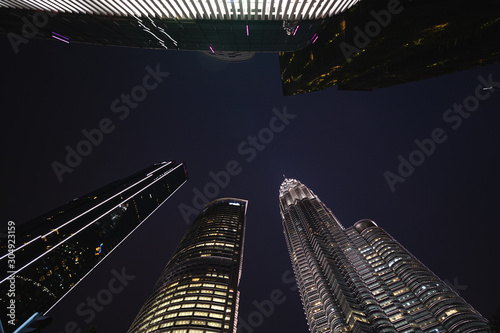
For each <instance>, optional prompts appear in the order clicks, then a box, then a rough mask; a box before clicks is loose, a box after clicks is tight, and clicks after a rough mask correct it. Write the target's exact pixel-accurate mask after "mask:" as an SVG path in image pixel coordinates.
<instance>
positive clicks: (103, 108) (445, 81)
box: [0, 35, 500, 333]
mask: <svg viewBox="0 0 500 333" xmlns="http://www.w3.org/2000/svg"><path fill="white" fill-rule="evenodd" d="M0 37H1V38H0V47H1V49H2V50H3V51H2V53H1V54H2V59H3V61H2V62H1V63H0V72H1V73H2V78H1V80H0V82H1V83H0V89H1V90H0V91H1V95H2V99H1V100H0V103H1V104H0V109H1V110H2V115H3V119H2V125H1V126H2V130H1V132H0V133H1V134H0V135H1V141H0V142H1V143H0V144H1V152H2V163H1V169H0V170H1V174H2V186H1V187H0V191H1V195H2V197H1V200H2V202H3V203H4V205H3V206H2V207H3V209H2V211H1V220H2V221H4V222H2V223H7V221H8V220H14V221H15V222H16V223H18V224H21V223H23V222H24V221H26V220H28V219H30V218H33V217H35V216H37V215H39V214H41V213H44V212H45V211H48V210H50V209H52V208H55V207H57V206H59V205H62V204H63V203H65V202H66V201H69V200H71V199H73V198H74V197H78V196H80V195H83V194H85V193H87V192H90V191H92V190H94V189H96V188H98V187H100V186H103V185H105V184H107V183H109V182H111V181H113V180H116V179H118V178H121V177H125V176H127V175H130V174H132V173H133V172H136V171H138V170H140V169H142V168H144V167H146V166H148V165H150V164H152V163H155V162H160V161H164V160H171V159H175V160H177V161H185V162H186V163H187V166H188V171H189V174H190V179H189V181H188V182H187V183H186V184H185V185H184V187H183V188H181V189H180V190H179V191H178V192H177V193H176V194H175V196H174V197H172V199H171V200H169V201H167V202H166V203H165V204H164V205H163V206H162V207H161V208H160V209H159V210H158V211H157V212H156V213H155V214H154V216H152V217H151V218H150V219H149V220H148V221H146V223H144V225H143V226H141V227H140V228H139V229H138V230H137V231H136V232H135V233H134V234H132V235H131V236H130V237H129V238H128V239H127V240H126V241H125V242H124V243H123V244H122V245H121V246H120V247H119V248H117V249H116V250H115V251H114V252H113V253H112V254H111V255H110V256H109V257H108V258H107V259H106V260H105V261H104V262H103V263H101V264H100V265H99V266H98V267H97V268H96V269H95V270H94V272H93V273H92V274H91V275H89V276H88V277H87V278H86V279H85V281H83V282H82V283H81V284H79V285H78V286H77V287H76V288H75V290H74V291H73V292H72V294H71V295H70V296H68V297H67V298H66V299H64V300H63V301H62V302H60V303H59V304H58V306H57V307H56V308H55V309H54V310H53V311H52V312H51V314H52V315H53V316H54V322H53V325H52V326H51V329H50V330H48V332H52V333H56V332H57V333H60V332H65V329H64V326H65V325H66V324H67V323H68V322H75V323H76V324H75V325H76V326H78V327H80V328H82V329H83V328H86V327H88V326H91V325H95V326H97V328H98V330H99V332H105V333H107V332H113V333H114V332H118V333H120V332H125V331H126V329H127V328H128V327H129V325H130V324H131V322H132V320H133V318H134V317H135V315H136V314H137V312H138V311H139V308H140V307H141V305H142V303H143V302H144V301H145V299H146V298H147V297H148V296H149V294H150V292H151V291H152V288H153V284H154V283H155V281H156V279H157V278H158V276H159V274H160V272H161V271H162V269H163V267H164V265H165V264H166V263H167V261H168V260H169V259H170V257H171V255H172V253H173V251H174V249H175V247H176V246H177V244H178V243H179V241H180V239H181V237H182V235H183V234H184V232H185V231H186V229H187V224H186V223H185V222H184V220H183V217H182V215H181V213H180V211H179V208H178V206H179V205H180V204H181V203H184V204H186V205H190V206H192V200H193V196H194V194H193V189H200V190H202V189H203V187H204V186H205V185H206V184H207V183H208V182H210V181H211V178H210V176H209V173H210V172H211V171H213V172H219V171H220V170H224V169H225V168H226V164H227V163H228V162H229V161H231V160H235V161H237V162H238V163H239V165H240V167H241V169H242V171H241V173H240V174H238V175H236V176H233V177H231V179H230V183H229V184H228V185H227V186H226V187H225V188H222V189H220V193H219V195H218V197H221V196H234V197H239V198H243V199H248V200H249V207H248V215H247V230H246V231H247V234H246V239H245V253H244V263H243V274H242V279H241V285H240V291H241V298H240V315H241V316H242V318H243V319H244V320H245V321H246V322H249V320H250V322H252V323H253V324H254V325H253V326H257V327H253V328H251V330H246V331H245V330H244V332H245V333H250V331H252V332H258V333H260V332H263V333H266V332H297V333H301V332H307V330H308V329H307V324H306V320H305V316H304V314H303V310H302V305H301V303H300V298H299V295H298V292H297V291H291V290H290V288H291V287H292V283H291V282H290V280H289V275H288V273H289V271H290V270H291V263H290V259H289V257H288V252H287V248H286V244H285V239H284V237H283V232H282V226H281V217H280V214H279V207H278V189H279V185H280V183H281V181H282V179H283V176H282V175H283V174H286V176H287V177H290V178H296V179H298V180H300V181H301V182H302V183H304V184H305V185H306V186H308V187H310V188H311V189H312V190H313V191H314V192H315V193H316V194H317V195H318V196H319V197H320V199H321V200H322V201H323V202H324V203H325V204H326V205H327V206H328V207H329V208H331V209H332V211H333V213H334V214H335V215H336V216H337V217H338V218H339V219H340V221H341V222H342V223H343V224H344V226H346V227H348V226H351V225H352V224H353V223H355V222H356V221H358V220H359V219H362V218H371V219H373V220H375V221H376V222H377V223H378V225H379V226H380V227H382V228H384V229H385V230H387V231H388V232H389V233H390V234H391V235H392V236H394V237H395V238H396V239H397V240H398V241H399V242H400V243H401V244H402V245H403V246H405V247H406V248H407V249H408V250H409V251H411V252H412V253H413V254H414V255H415V256H416V257H417V258H419V259H420V260H421V261H422V262H423V263H424V264H425V265H426V266H427V267H429V268H430V269H431V270H432V271H433V272H434V273H436V275H438V276H439V277H440V278H442V279H443V280H444V279H447V280H448V281H450V282H451V283H453V282H454V280H455V279H456V281H457V283H458V285H459V288H460V290H459V291H460V293H461V296H463V297H464V298H465V299H466V300H467V301H468V302H469V303H471V304H472V305H473V306H474V307H475V308H476V309H477V310H479V311H480V312H481V313H482V314H483V315H484V316H486V317H490V316H491V314H492V313H493V312H494V310H495V309H496V308H497V307H500V305H499V303H498V301H495V299H494V297H493V296H494V295H497V296H498V295H500V285H499V284H498V281H497V277H498V275H497V274H498V267H497V266H498V265H497V260H496V259H495V255H496V253H498V248H499V247H498V240H497V238H498V235H499V234H500V226H499V223H498V221H497V220H498V217H497V215H498V212H497V211H498V209H497V207H498V202H499V199H500V195H499V191H498V188H499V187H500V176H499V173H498V170H500V158H499V148H500V131H499V130H498V128H499V123H500V114H499V105H500V91H497V92H496V93H494V94H492V95H491V96H490V97H489V98H488V99H486V100H485V101H481V102H480V104H479V107H478V109H477V110H476V111H475V112H473V113H471V115H470V117H469V118H467V119H463V121H462V123H461V126H460V127H459V128H457V129H453V128H452V125H455V122H454V121H453V122H448V123H447V122H445V121H444V120H443V114H444V113H445V112H446V110H447V109H449V108H452V107H453V105H454V103H458V104H460V103H463V101H464V100H465V99H466V98H467V97H468V96H470V95H473V94H474V91H475V89H476V87H477V86H478V84H479V81H478V80H477V78H476V77H477V76H478V75H482V76H484V77H487V76H488V75H490V74H492V75H493V78H496V79H498V80H499V81H500V75H499V74H498V73H499V71H500V65H498V64H497V65H492V66H486V67H481V68H478V69H475V70H470V71H462V72H459V73H456V74H453V75H446V76H442V77H439V78H436V79H431V80H425V81H420V82H415V83H409V84H404V85H401V86H397V87H393V88H386V89H379V90H375V91H373V92H349V91H337V89H336V88H330V89H327V90H325V91H322V92H316V93H311V94H307V95H301V96H291V97H283V96H282V90H281V82H280V72H279V63H278V56H277V55H276V54H258V55H257V56H256V57H255V58H254V59H253V60H251V61H249V62H245V63H241V64H226V63H221V62H217V61H214V60H211V59H209V58H207V57H205V56H204V55H201V54H198V53H193V52H175V51H161V50H157V51H153V50H140V49H128V48H115V47H100V46H92V45H78V44H64V43H62V42H57V41H39V40H30V41H29V43H28V44H26V45H21V46H20V52H19V53H18V54H14V52H13V50H12V48H11V46H10V44H9V42H8V40H7V38H6V36H5V35H1V36H0ZM157 65H158V66H159V68H160V70H161V71H162V72H168V73H169V75H168V77H165V78H163V82H161V83H159V85H158V86H157V87H156V89H153V90H151V91H148V93H147V97H146V98H145V100H144V101H142V102H140V103H138V105H137V106H136V107H135V108H133V109H132V108H131V109H130V113H129V114H128V116H127V117H126V118H124V119H122V120H121V119H120V118H119V116H120V115H122V114H123V113H122V112H118V113H114V112H112V108H111V104H112V102H113V101H114V100H115V99H119V98H120V96H121V94H129V93H130V92H131V90H133V88H134V87H136V86H138V85H142V82H143V78H144V76H145V75H146V74H147V71H146V70H145V68H146V66H150V67H152V68H155V67H156V66H157ZM152 82H153V81H150V84H152ZM136 91H139V90H137V89H136ZM117 106H123V104H121V103H120V104H117ZM285 107H286V110H287V112H288V113H289V114H291V115H296V117H295V118H294V119H289V124H287V125H286V126H285V127H284V129H283V130H282V131H281V132H277V133H274V137H273V138H272V140H271V139H270V138H269V140H268V141H269V142H268V143H267V144H265V145H264V148H262V147H261V149H262V150H261V151H256V155H255V156H254V158H253V159H252V160H251V161H247V160H250V157H253V155H250V153H247V154H240V153H239V152H238V147H239V146H240V145H242V148H243V149H245V148H248V147H250V146H249V142H250V140H251V139H249V138H248V137H249V136H255V135H257V134H258V133H259V132H261V131H262V133H263V134H261V135H264V139H267V137H265V135H266V134H265V133H267V134H269V131H267V130H263V129H265V128H268V127H269V124H270V121H271V119H272V118H273V117H274V116H275V113H273V109H274V108H276V109H277V110H279V112H283V108H285ZM290 117H291V116H290ZM105 118H109V119H110V121H111V122H112V124H113V126H114V130H113V131H112V132H111V133H108V134H105V135H104V137H103V139H102V142H101V143H100V144H99V145H98V146H97V147H94V148H93V151H92V153H91V154H90V155H89V156H87V157H84V158H83V159H82V161H81V163H80V164H79V165H78V166H76V167H75V168H74V170H73V172H72V173H65V174H64V175H63V176H62V178H63V181H62V182H59V181H58V179H57V177H56V175H55V173H54V171H53V169H52V167H51V164H52V163H53V162H54V161H58V162H60V163H65V162H64V159H65V156H66V150H65V147H66V146H68V145H69V146H70V147H72V148H75V147H76V146H77V144H78V142H79V141H80V140H82V139H84V138H85V137H84V135H83V134H82V130H88V131H90V130H91V129H94V128H97V127H98V126H99V123H100V122H101V120H102V119H105ZM276 124H277V126H279V122H277V123H276ZM436 128H442V129H443V131H444V132H445V133H446V135H447V140H446V141H445V142H444V143H440V144H436V147H435V151H434V153H433V154H432V155H431V156H428V157H426V159H425V161H424V162H423V163H422V165H420V166H418V167H416V168H415V170H414V172H413V174H412V175H410V176H409V177H408V178H407V179H406V181H405V182H404V183H397V184H396V185H395V191H394V192H391V190H390V188H389V186H388V184H387V182H386V180H385V179H384V172H386V171H391V172H393V173H396V172H397V168H398V164H399V161H398V156H399V155H402V156H403V157H405V158H408V156H409V155H410V153H412V151H413V150H415V149H416V148H417V146H416V145H415V143H414V140H415V139H419V140H424V139H427V138H430V137H431V132H432V131H433V130H434V129H436ZM245 141H246V142H247V144H246V146H245ZM122 269H125V272H126V274H127V275H130V276H134V277H135V278H133V280H130V281H128V282H127V283H128V285H127V286H125V287H124V288H123V291H121V292H120V293H118V294H116V295H114V296H113V300H112V301H111V302H110V303H109V304H107V305H105V306H104V307H103V309H102V311H101V312H96V313H95V317H94V318H92V320H89V322H88V323H86V322H85V320H86V319H90V317H89V316H80V315H78V314H77V313H76V309H77V308H78V307H79V306H80V307H82V309H88V308H87V306H86V305H85V303H86V299H87V297H96V295H97V294H98V293H99V292H100V291H101V290H103V289H107V285H108V282H109V281H110V279H111V278H112V277H113V274H112V271H113V270H116V271H122ZM283 275H285V278H283ZM275 289H277V290H280V291H281V292H282V293H283V297H281V298H280V300H281V301H282V303H281V304H277V305H275V306H274V309H273V311H272V313H268V314H269V316H268V317H266V316H263V317H262V318H263V320H262V323H260V322H259V315H257V314H255V313H254V314H253V315H251V314H252V312H254V311H258V310H257V306H256V305H255V304H256V303H261V302H262V301H264V300H269V299H270V295H271V293H272V292H273V290H275ZM284 298H285V299H284ZM82 304H83V305H82ZM249 317H250V318H249ZM69 325H70V326H71V325H72V324H69ZM249 325H250V324H249ZM68 332H70V330H68Z"/></svg>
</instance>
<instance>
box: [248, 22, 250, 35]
mask: <svg viewBox="0 0 500 333" xmlns="http://www.w3.org/2000/svg"><path fill="white" fill-rule="evenodd" d="M249 35H250V34H249V33H248V24H247V36H249Z"/></svg>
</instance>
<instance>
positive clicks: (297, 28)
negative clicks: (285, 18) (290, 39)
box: [293, 24, 299, 36]
mask: <svg viewBox="0 0 500 333" xmlns="http://www.w3.org/2000/svg"><path fill="white" fill-rule="evenodd" d="M297 30H299V25H298V24H297V27H296V28H295V31H294V32H293V35H294V36H295V34H296V33H297Z"/></svg>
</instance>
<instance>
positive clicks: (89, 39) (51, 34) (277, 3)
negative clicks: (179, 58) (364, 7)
mask: <svg viewBox="0 0 500 333" xmlns="http://www.w3.org/2000/svg"><path fill="white" fill-rule="evenodd" d="M357 1H358V0H323V1H317V0H303V1H292V0H234V1H232V0H231V1H225V0H224V1H223V0H203V1H199V0H187V1H185V0H173V1H164V0H161V1H157V0H144V1H135V0H110V1H97V2H96V1H90V0H68V1H50V2H41V1H30V0H9V1H0V32H3V33H6V34H8V38H9V40H10V41H11V43H12V44H13V45H18V43H22V41H21V40H22V38H33V37H37V38H46V39H53V40H59V41H62V42H65V43H72V42H80V43H91V44H101V45H113V46H126V47H140V48H154V49H174V50H199V51H208V52H211V53H218V52H229V51H240V52H251V51H257V52H277V51H293V50H298V49H301V48H303V47H305V46H307V45H308V44H311V43H314V42H315V41H316V40H315V39H316V37H317V36H316V34H315V31H316V28H317V27H318V26H319V25H320V23H321V21H322V20H323V19H325V18H327V17H330V16H333V15H336V14H337V13H340V12H342V11H345V10H347V9H348V8H350V7H351V6H353V5H354V4H356V3H357ZM42 13H44V14H45V17H44V14H42ZM25 21H28V22H35V25H36V27H35V26H33V28H31V29H30V28H29V27H28V28H26V27H25V25H26V24H25ZM35 30H36V31H35ZM16 35H17V36H16ZM16 47H17V46H15V47H14V48H16Z"/></svg>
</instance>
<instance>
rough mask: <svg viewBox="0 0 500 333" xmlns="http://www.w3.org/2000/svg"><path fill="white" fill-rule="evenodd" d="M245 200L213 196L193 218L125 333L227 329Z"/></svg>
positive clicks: (234, 306) (233, 314)
mask: <svg viewBox="0 0 500 333" xmlns="http://www.w3.org/2000/svg"><path fill="white" fill-rule="evenodd" d="M247 204H248V202H247V200H241V199H235V198H222V199H217V200H214V201H212V202H210V203H209V204H207V205H206V207H205V209H204V210H203V212H202V213H201V214H200V215H198V217H197V218H196V219H195V220H194V222H193V224H192V225H191V227H190V228H189V229H188V231H187V232H186V234H185V235H184V237H183V238H182V240H181V242H180V244H179V246H178V247H177V249H176V251H175V253H174V255H173V257H172V259H170V261H169V262H168V264H167V266H166V267H165V269H164V270H163V273H162V274H161V276H160V278H159V280H158V282H157V283H156V286H155V287H154V291H153V294H152V295H151V296H150V297H149V298H148V299H147V301H146V302H145V304H144V305H143V307H142V308H141V310H140V311H139V314H138V315H137V317H136V318H135V320H134V322H133V323H132V325H131V327H130V329H129V331H128V332H129V333H145V332H160V331H161V332H165V333H171V332H183V333H218V332H221V333H222V332H224V333H229V332H231V333H233V332H236V324H237V318H238V302H239V291H238V285H239V281H240V276H241V265H242V259H243V239H244V236H245V216H246V210H247Z"/></svg>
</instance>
